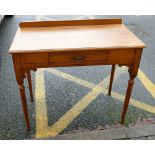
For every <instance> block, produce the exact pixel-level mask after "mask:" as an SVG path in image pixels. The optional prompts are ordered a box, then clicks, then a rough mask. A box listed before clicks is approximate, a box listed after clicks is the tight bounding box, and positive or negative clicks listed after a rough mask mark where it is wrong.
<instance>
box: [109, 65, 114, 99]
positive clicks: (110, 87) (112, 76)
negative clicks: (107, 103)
mask: <svg viewBox="0 0 155 155" xmlns="http://www.w3.org/2000/svg"><path fill="white" fill-rule="evenodd" d="M114 73H115V65H112V68H111V76H110V84H109V91H108V96H111V90H112V84H113V80H114Z"/></svg>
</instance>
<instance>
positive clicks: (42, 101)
mask: <svg viewBox="0 0 155 155" xmlns="http://www.w3.org/2000/svg"><path fill="white" fill-rule="evenodd" d="M35 83H36V85H35V103H36V138H39V137H42V135H44V133H46V132H47V130H48V128H47V127H48V117H47V107H46V97H45V84H44V74H43V69H39V70H38V71H37V72H36V76H35Z"/></svg>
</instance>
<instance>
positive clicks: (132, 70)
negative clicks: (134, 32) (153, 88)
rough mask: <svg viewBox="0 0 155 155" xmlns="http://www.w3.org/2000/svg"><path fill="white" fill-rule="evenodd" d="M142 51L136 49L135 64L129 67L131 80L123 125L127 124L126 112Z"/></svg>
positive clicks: (127, 92) (125, 103)
mask: <svg viewBox="0 0 155 155" xmlns="http://www.w3.org/2000/svg"><path fill="white" fill-rule="evenodd" d="M142 50H143V49H136V51H135V56H134V60H133V64H132V66H130V67H129V76H130V79H129V81H128V88H127V91H126V96H125V101H124V106H123V112H122V118H121V124H124V123H125V116H126V112H127V109H128V105H129V101H130V97H131V92H132V88H133V84H134V79H135V77H136V76H137V73H138V68H139V64H140V59H141V54H142Z"/></svg>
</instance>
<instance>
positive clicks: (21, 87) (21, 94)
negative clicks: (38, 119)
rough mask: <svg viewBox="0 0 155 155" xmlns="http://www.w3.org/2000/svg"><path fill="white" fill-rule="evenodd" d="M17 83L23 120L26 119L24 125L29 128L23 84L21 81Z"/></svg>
mask: <svg viewBox="0 0 155 155" xmlns="http://www.w3.org/2000/svg"><path fill="white" fill-rule="evenodd" d="M18 85H19V91H20V98H21V102H22V106H23V111H24V115H25V120H26V126H27V129H28V130H29V129H30V122H29V114H28V108H27V102H26V96H25V86H24V85H23V83H22V84H18Z"/></svg>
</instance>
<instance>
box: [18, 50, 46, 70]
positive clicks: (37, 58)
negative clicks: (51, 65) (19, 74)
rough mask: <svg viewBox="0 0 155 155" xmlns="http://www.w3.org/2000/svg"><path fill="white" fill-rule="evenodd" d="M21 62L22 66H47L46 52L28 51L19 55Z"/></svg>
mask: <svg viewBox="0 0 155 155" xmlns="http://www.w3.org/2000/svg"><path fill="white" fill-rule="evenodd" d="M21 63H22V67H23V68H30V67H31V68H32V67H35V66H37V67H38V68H39V67H47V65H48V53H36V54H35V53H29V54H23V55H21Z"/></svg>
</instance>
